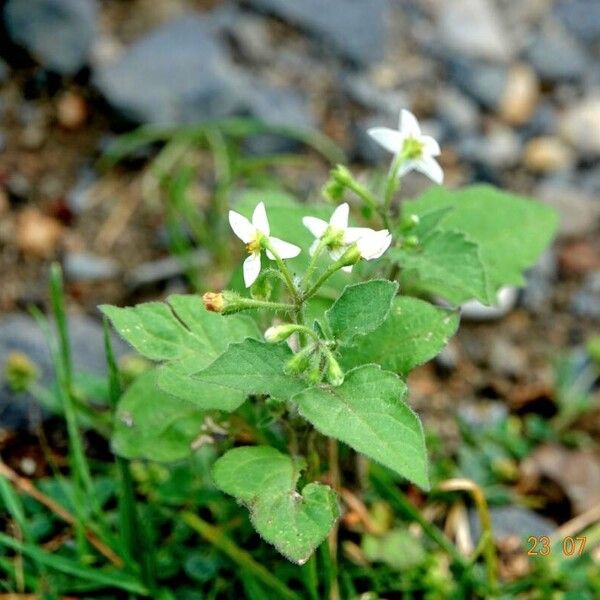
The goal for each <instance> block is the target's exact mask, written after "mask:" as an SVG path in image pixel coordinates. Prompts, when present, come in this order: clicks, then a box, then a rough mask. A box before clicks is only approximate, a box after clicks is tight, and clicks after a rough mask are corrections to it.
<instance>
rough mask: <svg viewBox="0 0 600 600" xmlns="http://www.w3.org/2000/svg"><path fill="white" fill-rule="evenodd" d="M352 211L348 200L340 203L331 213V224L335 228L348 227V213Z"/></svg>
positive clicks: (342, 228)
mask: <svg viewBox="0 0 600 600" xmlns="http://www.w3.org/2000/svg"><path fill="white" fill-rule="evenodd" d="M349 213H350V206H348V203H347V202H344V204H340V205H339V206H338V207H337V208H336V209H335V210H334V211H333V214H332V215H331V219H329V224H330V225H331V227H333V228H334V229H341V230H342V231H343V230H344V229H346V227H348V215H349Z"/></svg>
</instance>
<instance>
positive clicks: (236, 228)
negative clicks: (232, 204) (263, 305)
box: [229, 202, 300, 288]
mask: <svg viewBox="0 0 600 600" xmlns="http://www.w3.org/2000/svg"><path fill="white" fill-rule="evenodd" d="M229 224H230V225H231V229H233V233H235V235H237V236H238V237H239V238H240V240H242V242H244V244H246V250H247V251H248V254H249V255H250V256H248V258H247V259H246V260H245V261H244V283H245V284H246V287H247V288H248V287H250V286H251V285H252V284H253V283H254V282H255V281H256V278H257V277H258V274H259V273H260V251H261V249H262V248H263V238H267V240H268V242H267V243H268V244H269V245H270V246H271V247H272V248H273V250H274V251H275V252H277V254H278V255H279V258H294V257H295V256H298V254H300V248H298V246H295V245H294V244H290V243H288V242H284V241H283V240H280V239H279V238H276V237H273V236H272V235H271V229H270V227H269V220H268V219H267V211H266V210H265V205H264V203H262V202H259V203H258V204H257V205H256V208H255V209H254V212H253V213H252V222H250V221H249V220H248V219H246V217H244V216H243V215H240V214H239V213H237V212H235V211H233V210H230V211H229ZM266 252H267V256H268V257H269V258H270V259H271V260H275V257H274V256H273V254H272V252H271V251H270V250H269V249H268V248H267V250H266Z"/></svg>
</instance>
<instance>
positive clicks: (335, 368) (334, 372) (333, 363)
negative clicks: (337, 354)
mask: <svg viewBox="0 0 600 600" xmlns="http://www.w3.org/2000/svg"><path fill="white" fill-rule="evenodd" d="M325 375H326V377H327V381H329V383H330V384H331V385H333V386H335V387H337V386H338V385H342V383H344V372H343V371H342V368H341V367H340V364H339V363H338V361H337V360H335V358H334V357H333V355H332V354H328V355H327V370H326V371H325Z"/></svg>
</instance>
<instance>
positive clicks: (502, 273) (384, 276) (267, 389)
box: [101, 111, 556, 564]
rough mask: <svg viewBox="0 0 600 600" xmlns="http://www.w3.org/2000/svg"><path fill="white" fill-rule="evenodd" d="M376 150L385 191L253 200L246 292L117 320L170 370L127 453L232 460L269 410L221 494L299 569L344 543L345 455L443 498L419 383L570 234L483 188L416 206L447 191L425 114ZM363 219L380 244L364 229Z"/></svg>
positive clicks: (340, 181)
mask: <svg viewBox="0 0 600 600" xmlns="http://www.w3.org/2000/svg"><path fill="white" fill-rule="evenodd" d="M369 133H370V134H371V135H372V137H373V138H374V139H375V140H376V141H378V142H379V143H380V144H381V145H383V146H384V147H385V148H386V149H387V150H389V151H391V152H392V153H393V154H394V157H393V159H392V162H391V166H390V169H389V172H388V174H387V176H386V177H385V178H384V180H383V181H382V184H381V185H380V186H379V187H377V186H371V187H369V186H367V185H365V184H363V183H362V182H360V181H359V180H357V179H356V178H355V177H354V176H353V175H352V174H351V172H350V171H349V170H348V169H347V168H346V167H344V166H337V167H336V168H335V169H333V170H332V172H331V176H330V179H329V181H328V182H327V184H326V185H325V186H324V188H323V195H324V197H325V198H326V199H327V200H328V202H326V203H322V204H319V205H309V204H308V203H300V202H297V201H296V200H294V199H291V198H290V197H288V196H287V195H286V194H282V193H279V192H277V193H273V192H265V193H264V194H260V195H257V194H256V193H254V194H248V195H246V196H243V197H242V198H241V199H240V200H239V202H238V203H237V204H236V205H235V206H234V207H233V208H234V209H235V210H231V211H230V213H229V222H230V225H231V228H232V230H233V233H234V234H235V235H236V236H237V237H238V238H240V240H241V242H242V243H243V245H244V246H243V247H245V251H246V258H245V260H244V261H243V268H242V277H241V278H240V276H239V275H240V274H239V273H237V274H236V275H235V276H234V277H233V279H232V283H231V286H230V287H231V289H229V290H224V291H213V292H207V293H206V294H204V297H203V299H200V297H199V296H196V295H173V296H170V297H168V298H167V300H166V302H148V303H144V304H140V305H138V306H135V307H131V308H117V307H114V306H102V307H101V309H102V311H103V312H104V314H105V315H106V316H107V317H108V318H109V319H110V321H111V322H112V325H113V326H114V328H115V329H116V330H117V331H118V332H119V334H120V335H121V336H122V337H123V338H124V339H125V340H126V341H127V342H129V343H130V344H131V345H132V346H133V347H134V348H135V349H136V350H137V351H138V352H139V353H140V354H142V355H143V356H144V357H146V358H148V359H150V360H152V361H156V363H157V364H156V366H155V367H154V368H152V369H151V370H150V371H148V372H146V373H145V374H143V375H142V376H140V377H139V378H138V379H136V380H135V382H134V383H133V384H132V385H131V386H130V387H129V388H128V390H127V391H126V392H125V393H124V395H123V396H122V398H121V400H120V402H119V405H118V409H117V415H116V422H115V430H114V434H113V439H112V445H113V448H114V450H115V452H116V453H117V454H120V455H122V456H124V457H127V458H133V457H136V458H146V459H149V460H156V461H165V462H168V461H175V460H178V459H181V458H183V457H185V456H186V455H188V454H189V453H192V452H194V451H195V450H196V449H197V448H199V447H200V446H202V445H203V444H213V443H216V438H217V437H218V436H221V437H222V434H223V433H224V432H227V431H228V427H230V426H231V423H230V421H229V420H228V417H227V415H228V413H235V412H239V413H240V414H245V413H244V411H247V410H248V407H253V408H256V409H257V410H259V411H260V413H261V414H262V415H264V419H263V425H262V428H261V426H257V428H256V431H255V432H254V434H253V435H251V436H250V438H248V436H246V439H250V440H251V442H250V443H246V445H239V444H238V445H237V446H236V447H231V446H233V445H234V441H233V438H234V437H235V436H233V435H232V436H230V437H231V438H232V439H231V440H230V441H228V442H226V445H229V446H230V448H229V449H227V450H226V451H225V452H224V454H223V455H222V456H221V457H220V458H219V459H217V460H216V462H215V464H214V467H213V471H212V475H213V479H214V482H215V484H216V486H217V487H218V488H220V489H221V490H222V491H223V492H225V493H226V494H230V495H232V496H234V497H235V498H236V499H237V500H238V501H239V502H240V503H242V504H244V505H245V506H246V507H247V508H248V510H249V513H250V519H251V521H252V523H253V525H254V527H255V529H256V530H257V531H258V533H259V534H260V535H261V536H262V537H263V538H264V540H266V541H267V542H269V543H270V544H272V545H273V546H275V548H277V550H278V551H279V552H281V553H282V554H283V555H285V556H286V557H287V558H288V559H289V560H291V561H293V562H295V563H298V564H303V563H305V562H306V561H307V560H308V558H309V557H310V556H311V554H312V553H313V551H314V550H315V548H316V547H317V546H318V545H320V544H321V543H322V542H323V541H324V540H325V538H326V537H327V536H328V534H330V532H332V531H333V532H334V533H332V535H333V536H334V538H335V526H336V521H337V519H338V518H339V516H340V508H339V506H340V505H339V500H338V496H337V491H338V489H339V487H340V468H339V465H338V464H337V462H338V447H337V443H338V441H341V442H343V443H344V444H346V445H347V446H349V447H350V448H351V449H353V450H354V451H356V452H358V453H360V454H363V455H365V456H366V457H368V458H369V459H372V460H373V461H376V462H378V463H380V464H382V465H384V466H385V467H387V468H389V469H391V470H392V471H393V472H395V473H396V474H397V475H399V476H401V477H403V478H405V479H406V480H408V481H410V482H412V483H413V484H415V485H417V486H419V487H420V488H422V489H424V490H427V489H428V488H429V487H430V478H429V474H428V460H427V452H426V447H425V439H424V435H423V428H422V425H421V422H420V420H419V417H418V416H417V414H415V412H414V411H413V410H411V408H410V406H409V404H408V402H407V398H408V388H407V385H406V377H407V375H408V374H409V372H410V371H411V369H413V368H414V367H416V366H417V365H420V364H422V363H424V362H426V361H428V360H430V359H431V358H433V357H434V356H435V355H436V354H437V353H438V352H440V350H441V349H442V348H443V347H444V345H445V344H446V343H447V341H448V339H449V338H450V337H451V336H452V335H453V334H454V333H455V331H456V329H457V327H458V324H459V314H460V311H459V307H460V304H461V303H463V302H465V301H468V300H473V299H475V300H478V301H480V302H481V303H484V304H493V303H494V302H495V300H496V298H497V294H498V291H499V290H500V288H501V287H503V286H506V285H514V286H518V285H521V284H522V283H523V270H524V269H526V268H527V267H529V266H531V265H532V264H533V263H535V261H536V259H537V258H538V256H539V254H540V253H541V252H542V251H543V250H544V248H545V247H546V246H547V244H548V243H549V241H550V239H551V237H552V235H553V232H554V229H555V226H556V216H555V214H554V212H553V211H552V210H551V209H549V208H548V207H547V206H545V205H543V204H540V203H538V202H535V201H532V200H529V199H525V198H521V197H518V196H515V195H512V194H508V193H505V192H502V191H499V190H497V189H494V188H492V187H490V186H484V185H478V186H472V187H467V188H464V189H461V190H456V191H449V190H447V189H444V188H443V187H439V186H434V187H432V188H431V189H430V190H429V191H428V192H426V193H425V194H424V195H423V196H422V197H420V198H419V199H417V200H412V201H404V202H402V203H400V202H399V200H398V192H399V189H400V184H401V180H402V177H403V176H404V175H405V174H406V173H407V172H408V171H410V170H417V171H420V172H421V173H423V174H425V175H426V176H428V177H429V178H430V179H432V180H433V181H434V182H436V183H438V184H439V183H441V182H442V180H443V173H442V169H441V167H440V165H439V164H438V162H437V161H436V159H435V157H436V156H437V155H439V153H440V148H439V145H438V144H437V142H436V141H435V140H434V139H433V138H431V137H428V136H425V135H422V134H421V131H420V128H419V125H418V123H417V120H416V119H415V117H414V116H413V115H412V114H411V113H409V112H408V111H402V115H401V120H400V127H399V130H391V129H384V128H376V129H374V130H371V131H370V132H369ZM346 199H347V200H348V202H351V203H352V209H353V210H352V211H350V204H349V203H348V202H345V201H344V200H346ZM350 212H352V214H353V215H354V217H351V216H350ZM250 216H251V219H250V218H249V217H250ZM359 216H360V217H361V218H362V220H363V221H365V222H366V223H365V225H370V227H367V226H365V225H363V226H355V225H352V226H349V223H350V222H351V221H354V220H355V218H356V222H357V223H358V221H360V220H361V219H359ZM272 233H273V234H274V235H272ZM275 236H277V237H275ZM283 240H285V241H283ZM241 245H242V244H240V246H241ZM240 279H243V282H244V286H245V287H243V286H242V285H240ZM325 448H328V451H324V449H325Z"/></svg>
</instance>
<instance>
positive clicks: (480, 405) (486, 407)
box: [458, 400, 508, 431]
mask: <svg viewBox="0 0 600 600" xmlns="http://www.w3.org/2000/svg"><path fill="white" fill-rule="evenodd" d="M507 417H508V409H507V408H506V405H505V404H503V403H502V402H495V401H491V400H490V401H480V402H477V403H472V402H470V403H468V404H461V405H460V406H459V407H458V418H459V419H460V420H461V421H463V422H464V423H465V424H466V425H467V426H468V427H469V428H470V429H472V430H473V431H482V430H485V429H490V428H492V427H495V426H496V425H499V424H500V423H502V422H503V421H505V420H506V418H507Z"/></svg>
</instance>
